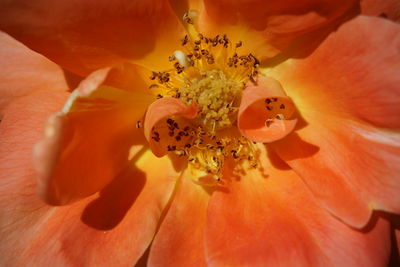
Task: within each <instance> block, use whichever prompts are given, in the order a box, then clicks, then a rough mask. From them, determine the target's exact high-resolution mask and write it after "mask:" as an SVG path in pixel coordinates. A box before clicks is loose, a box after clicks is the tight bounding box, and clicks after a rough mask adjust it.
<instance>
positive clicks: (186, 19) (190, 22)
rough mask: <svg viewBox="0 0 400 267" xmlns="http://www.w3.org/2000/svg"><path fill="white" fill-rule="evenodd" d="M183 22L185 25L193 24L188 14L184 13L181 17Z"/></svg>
mask: <svg viewBox="0 0 400 267" xmlns="http://www.w3.org/2000/svg"><path fill="white" fill-rule="evenodd" d="M183 21H184V22H186V23H187V24H193V23H194V22H193V19H192V18H191V17H190V16H189V14H188V13H185V14H184V15H183Z"/></svg>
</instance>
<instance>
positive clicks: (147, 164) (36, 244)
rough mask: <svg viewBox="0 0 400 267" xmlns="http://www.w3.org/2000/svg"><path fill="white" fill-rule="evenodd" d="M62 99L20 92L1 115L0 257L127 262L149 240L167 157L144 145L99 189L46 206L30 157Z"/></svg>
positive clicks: (54, 262) (168, 190) (21, 261)
mask: <svg viewBox="0 0 400 267" xmlns="http://www.w3.org/2000/svg"><path fill="white" fill-rule="evenodd" d="M62 98H63V97H62ZM62 98H61V97H59V96H58V95H57V94H56V93H53V92H50V93H46V94H44V93H43V92H42V93H41V94H38V93H35V94H34V95H32V96H29V98H28V97H26V98H21V99H20V100H18V101H16V102H15V103H12V104H11V105H10V106H9V109H8V113H7V114H12V115H13V116H7V115H6V116H5V118H4V121H3V122H2V123H1V124H0V136H1V139H0V140H1V141H3V140H4V141H5V142H4V143H3V142H2V144H1V146H0V158H1V161H0V169H1V172H0V178H1V179H0V190H1V194H0V200H1V201H0V239H1V240H2V242H1V245H0V251H1V252H0V257H1V262H2V264H4V265H6V266H12V265H15V266H26V265H35V266H47V265H49V266H68V265H72V266H101V265H117V266H131V265H133V264H134V263H135V262H136V261H137V260H138V258H140V257H141V255H142V254H143V252H144V251H145V250H146V249H147V247H148V245H149V243H150V242H151V240H152V239H153V236H154V233H155V231H156V228H157V226H158V223H159V218H160V216H161V214H162V211H163V209H164V207H165V206H166V205H167V203H168V201H169V199H170V197H171V194H172V191H173V189H174V186H175V181H176V178H177V176H178V174H177V173H176V172H175V171H174V169H173V166H172V164H171V162H170V161H169V159H168V158H165V159H157V158H155V157H154V156H153V155H152V153H151V152H150V151H149V150H147V152H141V153H139V154H137V156H136V157H135V158H134V159H132V160H133V161H134V162H135V164H133V163H132V164H131V165H130V166H128V167H127V168H126V169H125V170H123V171H122V172H121V173H120V174H119V175H118V176H117V177H116V179H114V180H113V182H112V183H110V184H109V185H108V186H107V187H105V188H104V190H102V191H101V192H100V194H99V195H95V196H92V197H90V198H88V199H85V200H83V201H80V202H77V203H74V204H72V205H69V206H65V207H50V206H47V205H46V204H45V203H43V201H41V199H40V198H39V197H38V196H37V195H36V194H35V191H36V188H35V178H34V172H33V170H32V168H31V164H30V162H31V156H30V155H31V149H32V145H33V144H34V143H35V142H36V140H37V139H39V138H40V135H41V132H42V126H43V125H42V123H43V122H44V119H45V117H46V116H47V115H48V114H49V112H54V111H55V110H56V109H57V108H58V106H59V105H61V104H62V102H63V99H62ZM35 103H41V105H40V108H38V106H36V105H33V104H35ZM20 110H25V112H29V114H30V116H29V117H28V116H26V114H25V113H24V112H19V111H20ZM155 165H156V166H158V168H154V166H155ZM82 251H84V256H83V254H82Z"/></svg>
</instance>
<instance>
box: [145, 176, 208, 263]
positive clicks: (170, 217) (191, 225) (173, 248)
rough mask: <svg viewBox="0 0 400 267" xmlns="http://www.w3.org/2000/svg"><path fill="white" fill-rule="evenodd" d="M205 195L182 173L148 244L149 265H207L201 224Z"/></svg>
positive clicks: (205, 210) (204, 213)
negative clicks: (157, 229) (149, 245)
mask: <svg viewBox="0 0 400 267" xmlns="http://www.w3.org/2000/svg"><path fill="white" fill-rule="evenodd" d="M209 198H210V196H209V195H208V194H207V193H206V191H205V190H204V189H203V188H202V187H201V186H199V185H197V184H195V183H193V181H191V179H189V177H186V176H185V175H183V177H182V178H181V181H180V183H179V185H178V187H177V191H176V195H175V197H174V199H173V201H172V203H171V207H170V208H169V210H168V213H167V215H166V217H165V219H164V221H163V222H162V224H161V227H160V229H159V231H158V233H157V235H156V237H155V239H154V241H153V244H152V246H151V250H150V256H149V262H148V265H149V266H161V265H162V266H207V264H206V262H205V250H204V225H205V221H206V214H207V204H208V200H209ZM194 211H196V212H194Z"/></svg>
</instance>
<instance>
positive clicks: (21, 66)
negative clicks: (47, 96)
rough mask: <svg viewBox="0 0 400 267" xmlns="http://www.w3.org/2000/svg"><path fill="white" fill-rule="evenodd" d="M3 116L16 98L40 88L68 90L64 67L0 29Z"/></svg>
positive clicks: (0, 74)
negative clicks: (5, 109) (6, 108)
mask: <svg viewBox="0 0 400 267" xmlns="http://www.w3.org/2000/svg"><path fill="white" fill-rule="evenodd" d="M0 58H1V59H2V60H1V63H0V64H1V67H0V69H1V72H0V118H1V117H2V115H3V109H4V108H5V106H7V105H8V104H9V103H10V102H11V101H13V100H14V99H16V98H18V97H21V96H25V95H28V94H29V93H31V92H32V91H35V90H40V89H42V90H43V89H52V90H60V91H67V90H68V86H67V84H66V82H65V79H64V74H63V71H62V69H61V68H59V67H58V66H57V65H56V64H54V63H53V62H51V61H49V60H48V59H46V58H45V57H43V56H41V55H39V54H37V53H35V52H33V51H32V50H30V49H28V48H27V47H25V46H24V45H22V44H21V43H19V42H18V41H16V40H15V39H13V38H11V37H10V36H9V35H7V34H5V33H3V32H0Z"/></svg>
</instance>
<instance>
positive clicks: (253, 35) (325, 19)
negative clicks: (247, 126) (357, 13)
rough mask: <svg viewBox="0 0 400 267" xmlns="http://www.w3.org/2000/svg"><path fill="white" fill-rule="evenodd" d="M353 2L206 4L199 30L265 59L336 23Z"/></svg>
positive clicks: (211, 0) (210, 0)
mask: <svg viewBox="0 0 400 267" xmlns="http://www.w3.org/2000/svg"><path fill="white" fill-rule="evenodd" d="M356 2H357V1H354V0H341V1H324V3H323V4H321V2H320V1H318V0H309V1H293V0H286V1H279V2H277V1H262V0H253V1H245V0H243V1H227V0H218V1H214V0H206V1H204V8H203V9H201V12H200V13H201V14H200V20H199V21H200V22H199V24H200V25H199V27H200V30H201V31H203V32H205V33H209V34H213V35H215V34H221V33H226V34H228V36H229V37H232V39H234V40H235V41H238V40H242V41H244V44H245V45H246V46H249V48H251V51H253V53H255V54H256V55H257V56H258V57H260V58H265V57H271V56H274V55H276V54H277V53H279V52H280V51H282V50H284V49H286V48H288V46H289V44H290V43H292V42H293V41H294V40H295V39H296V38H297V37H299V36H302V35H304V34H306V33H310V32H312V31H314V30H318V29H320V28H322V27H325V26H327V25H330V24H332V23H333V22H336V21H337V20H338V19H339V18H340V17H342V16H343V15H344V14H346V13H348V12H349V11H350V10H351V8H352V7H354V5H355V4H356ZM217 31H218V32H217Z"/></svg>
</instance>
